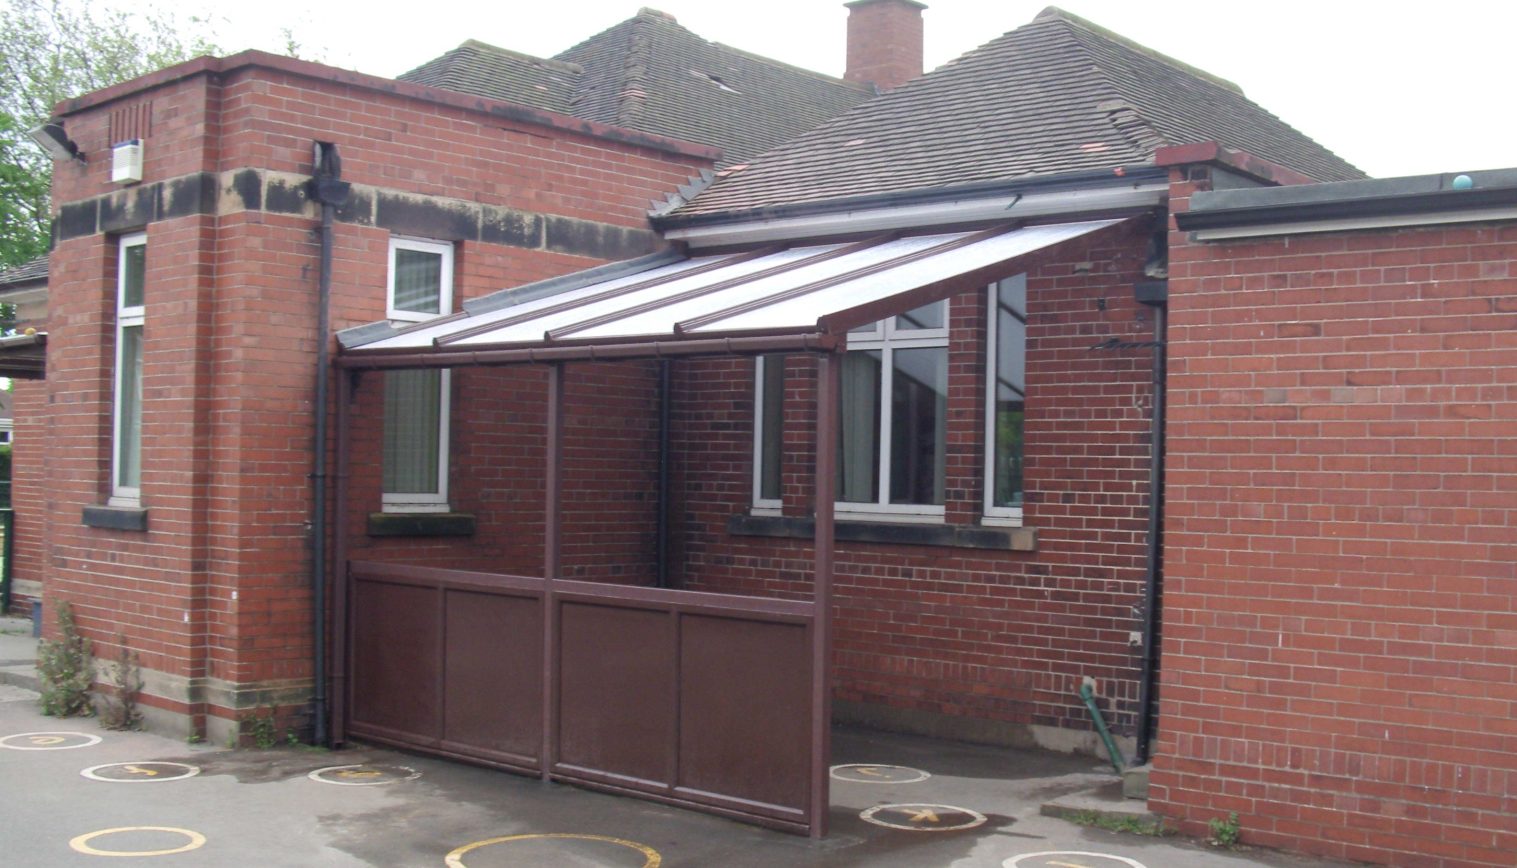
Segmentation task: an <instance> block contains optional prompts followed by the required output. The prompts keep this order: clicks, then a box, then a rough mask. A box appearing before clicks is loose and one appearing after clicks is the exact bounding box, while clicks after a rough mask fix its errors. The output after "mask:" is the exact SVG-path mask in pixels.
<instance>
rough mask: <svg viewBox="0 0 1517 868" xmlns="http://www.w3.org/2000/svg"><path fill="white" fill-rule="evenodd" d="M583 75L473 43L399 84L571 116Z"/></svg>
mask: <svg viewBox="0 0 1517 868" xmlns="http://www.w3.org/2000/svg"><path fill="white" fill-rule="evenodd" d="M583 73H584V70H582V69H580V68H579V67H577V66H574V65H573V64H568V63H562V62H560V61H556V60H545V59H543V58H540V57H531V56H529V55H526V54H518V53H517V52H514V51H507V50H506V49H504V48H497V47H495V46H493V45H487V44H485V43H483V42H476V41H475V40H473V39H470V40H469V41H467V42H465V43H464V44H462V45H460V46H458V47H457V48H455V49H453V50H452V51H450V52H448V53H447V54H444V55H443V56H441V57H438V58H435V59H433V60H430V61H428V62H427V63H424V64H422V65H421V66H418V67H417V68H415V69H413V70H411V71H410V72H408V73H406V74H405V75H402V76H401V77H400V78H401V80H402V81H411V82H415V83H417V84H425V85H430V86H432V87H440V88H444V89H446V90H452V91H460V92H462V93H467V94H471V95H473V96H483V97H488V98H490V99H499V100H506V101H507V102H515V103H522V104H525V105H530V106H533V107H534V108H540V109H546V110H548V111H553V112H558V113H560V114H572V113H573V108H574V106H573V103H574V95H575V93H576V92H577V90H578V87H579V80H580V78H581V76H582V75H583Z"/></svg>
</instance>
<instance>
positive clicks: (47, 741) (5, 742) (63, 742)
mask: <svg viewBox="0 0 1517 868" xmlns="http://www.w3.org/2000/svg"><path fill="white" fill-rule="evenodd" d="M99 743H100V736H98V735H90V734H89V733H85V732H18V733H16V734H15V735H8V736H6V737H4V738H0V747H3V748H9V749H10V750H72V749H73V748H76V747H89V746H90V745H94V744H99Z"/></svg>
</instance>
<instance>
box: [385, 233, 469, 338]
mask: <svg viewBox="0 0 1517 868" xmlns="http://www.w3.org/2000/svg"><path fill="white" fill-rule="evenodd" d="M386 298H387V299H388V302H387V304H386V306H385V316H386V317H388V318H390V319H394V320H405V321H407V322H421V321H422V320H428V319H431V318H433V317H435V316H441V315H442V314H445V313H450V312H451V311H452V310H453V245H451V244H447V243H445V242H440V241H423V240H421V239H418V238H400V237H392V238H391V239H390V277H389V286H388V289H387V292H386Z"/></svg>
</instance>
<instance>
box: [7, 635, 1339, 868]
mask: <svg viewBox="0 0 1517 868" xmlns="http://www.w3.org/2000/svg"><path fill="white" fill-rule="evenodd" d="M23 627H24V628H25V629H23ZM29 627H30V625H29V622H24V621H19V620H17V619H0V782H3V787H4V789H3V792H4V794H5V800H4V807H3V811H0V864H4V865H7V866H18V868H19V866H28V868H29V866H41V868H51V866H92V865H109V866H117V868H129V866H138V865H142V866H161V868H173V866H176V865H177V866H260V868H263V866H269V868H272V866H314V865H320V866H365V865H372V866H452V868H508V866H510V868H520V866H552V868H564V866H612V868H621V866H626V868H642V866H722V868H727V866H732V868H747V866H753V868H760V866H762V868H773V866H819V868H820V866H838V868H841V866H882V868H895V866H901V868H905V866H912V868H921V866H965V868H967V866H983V868H1241V866H1273V868H1305V866H1326V865H1340V864H1341V863H1335V862H1326V861H1320V860H1308V859H1303V858H1298V857H1292V856H1288V855H1285V854H1280V853H1274V852H1269V851H1261V850H1241V851H1231V852H1228V851H1221V850H1217V849H1215V848H1212V847H1210V846H1208V845H1207V844H1205V843H1204V842H1197V841H1193V840H1190V839H1186V838H1180V837H1163V838H1159V837H1147V836H1140V835H1134V834H1128V833H1118V832H1110V831H1105V830H1102V829H1099V828H1094V827H1089V826H1080V825H1076V824H1074V823H1070V822H1068V821H1066V820H1063V819H1057V818H1055V817H1050V816H1044V814H1043V812H1044V810H1045V809H1046V808H1045V806H1047V805H1050V804H1051V803H1060V804H1064V805H1076V806H1080V805H1088V806H1089V807H1090V809H1091V810H1113V811H1127V812H1129V813H1131V812H1133V811H1141V803H1133V802H1130V801H1129V802H1128V804H1126V805H1123V804H1121V802H1122V801H1123V800H1121V799H1120V795H1119V794H1117V793H1115V792H1114V789H1115V788H1114V787H1113V781H1114V780H1115V776H1114V775H1113V774H1112V772H1111V769H1110V768H1109V767H1107V766H1103V765H1101V764H1100V763H1099V762H1098V761H1097V760H1095V759H1093V758H1091V757H1071V756H1066V755H1062V754H1054V753H1046V752H1039V751H1017V750H1008V749H1003V748H987V747H982V746H976V745H966V744H959V743H951V742H943V741H932V740H926V739H919V738H907V737H901V736H897V735H887V734H881V733H873V732H869V731H856V730H839V731H838V732H837V734H836V736H835V742H834V749H833V753H834V762H835V763H837V765H836V766H835V767H834V770H833V782H832V808H831V832H830V834H829V835H828V836H827V837H826V838H825V839H823V840H820V841H813V840H810V839H806V838H800V837H796V836H792V835H787V834H783V833H779V832H773V831H768V830H765V829H761V828H757V827H753V826H748V825H744V824H741V823H736V822H732V821H728V820H724V819H721V818H718V817H712V816H707V815H704V814H699V813H694V812H691V811H685V810H680V809H676V808H669V807H664V806H662V805H657V804H654V803H650V802H645V801H640V800H635V799H629V798H621V797H616V796H610V795H605V794H601V793H596V792H591V791H588V790H582V789H578V788H575V787H571V786H565V785H561V784H545V783H543V782H541V781H538V780H535V779H532V778H526V777H520V776H516V775H511V774H506V773H503V772H498V771H493V770H489V769H484V768H478V767H473V766H468V765H463V764H460V763H454V762H447V761H443V760H436V759H431V758H428V757H423V756H417V755H411V754H404V753H400V752H396V751H390V750H384V749H378V748H369V747H358V748H354V749H347V750H342V751H335V752H334V751H327V750H319V749H313V748H309V747H299V746H290V745H282V746H279V747H274V748H268V749H262V750H260V749H241V750H230V749H228V748H226V747H224V746H216V745H195V744H187V743H185V742H184V741H179V740H175V739H172V738H168V737H165V736H163V735H160V734H154V733H145V732H112V731H108V730H105V729H102V728H101V727H100V725H99V723H98V722H97V721H95V720H93V719H57V718H49V717H44V716H43V715H42V714H41V713H40V711H39V710H38V706H37V702H36V699H37V694H36V692H35V691H34V690H32V689H30V688H29V686H28V685H27V683H26V677H25V674H24V671H25V669H26V668H27V666H26V664H28V663H29V662H30V657H32V656H34V653H35V652H34V646H35V643H34V642H32V641H31V640H30V639H29ZM18 673H20V674H18ZM1246 833H1247V832H1246V829H1245V836H1246Z"/></svg>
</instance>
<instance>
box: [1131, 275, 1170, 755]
mask: <svg viewBox="0 0 1517 868" xmlns="http://www.w3.org/2000/svg"><path fill="white" fill-rule="evenodd" d="M1153 310H1154V344H1153V349H1154V371H1153V378H1154V382H1153V389H1154V392H1153V415H1152V418H1151V419H1150V422H1149V433H1148V552H1147V557H1146V566H1147V576H1146V580H1145V582H1144V588H1143V670H1142V675H1141V678H1140V680H1139V683H1138V706H1139V714H1138V746H1137V751H1136V752H1135V754H1134V756H1133V763H1134V764H1136V765H1142V764H1144V763H1146V762H1148V758H1149V756H1148V754H1149V742H1150V741H1152V740H1153V735H1154V709H1153V704H1154V682H1155V678H1156V676H1157V674H1158V662H1159V661H1158V653H1157V652H1158V649H1156V648H1155V647H1154V645H1155V643H1156V640H1157V638H1158V633H1159V583H1160V582H1161V581H1162V580H1163V576H1164V572H1163V567H1164V564H1163V557H1164V549H1163V546H1162V539H1161V536H1160V535H1161V534H1162V533H1163V529H1164V524H1163V517H1164V414H1165V400H1164V399H1165V395H1164V390H1165V385H1166V381H1167V379H1168V372H1167V355H1168V343H1167V340H1166V334H1167V327H1166V316H1165V315H1166V313H1167V310H1166V308H1165V306H1164V304H1163V303H1160V304H1156V305H1154V309H1153Z"/></svg>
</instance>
